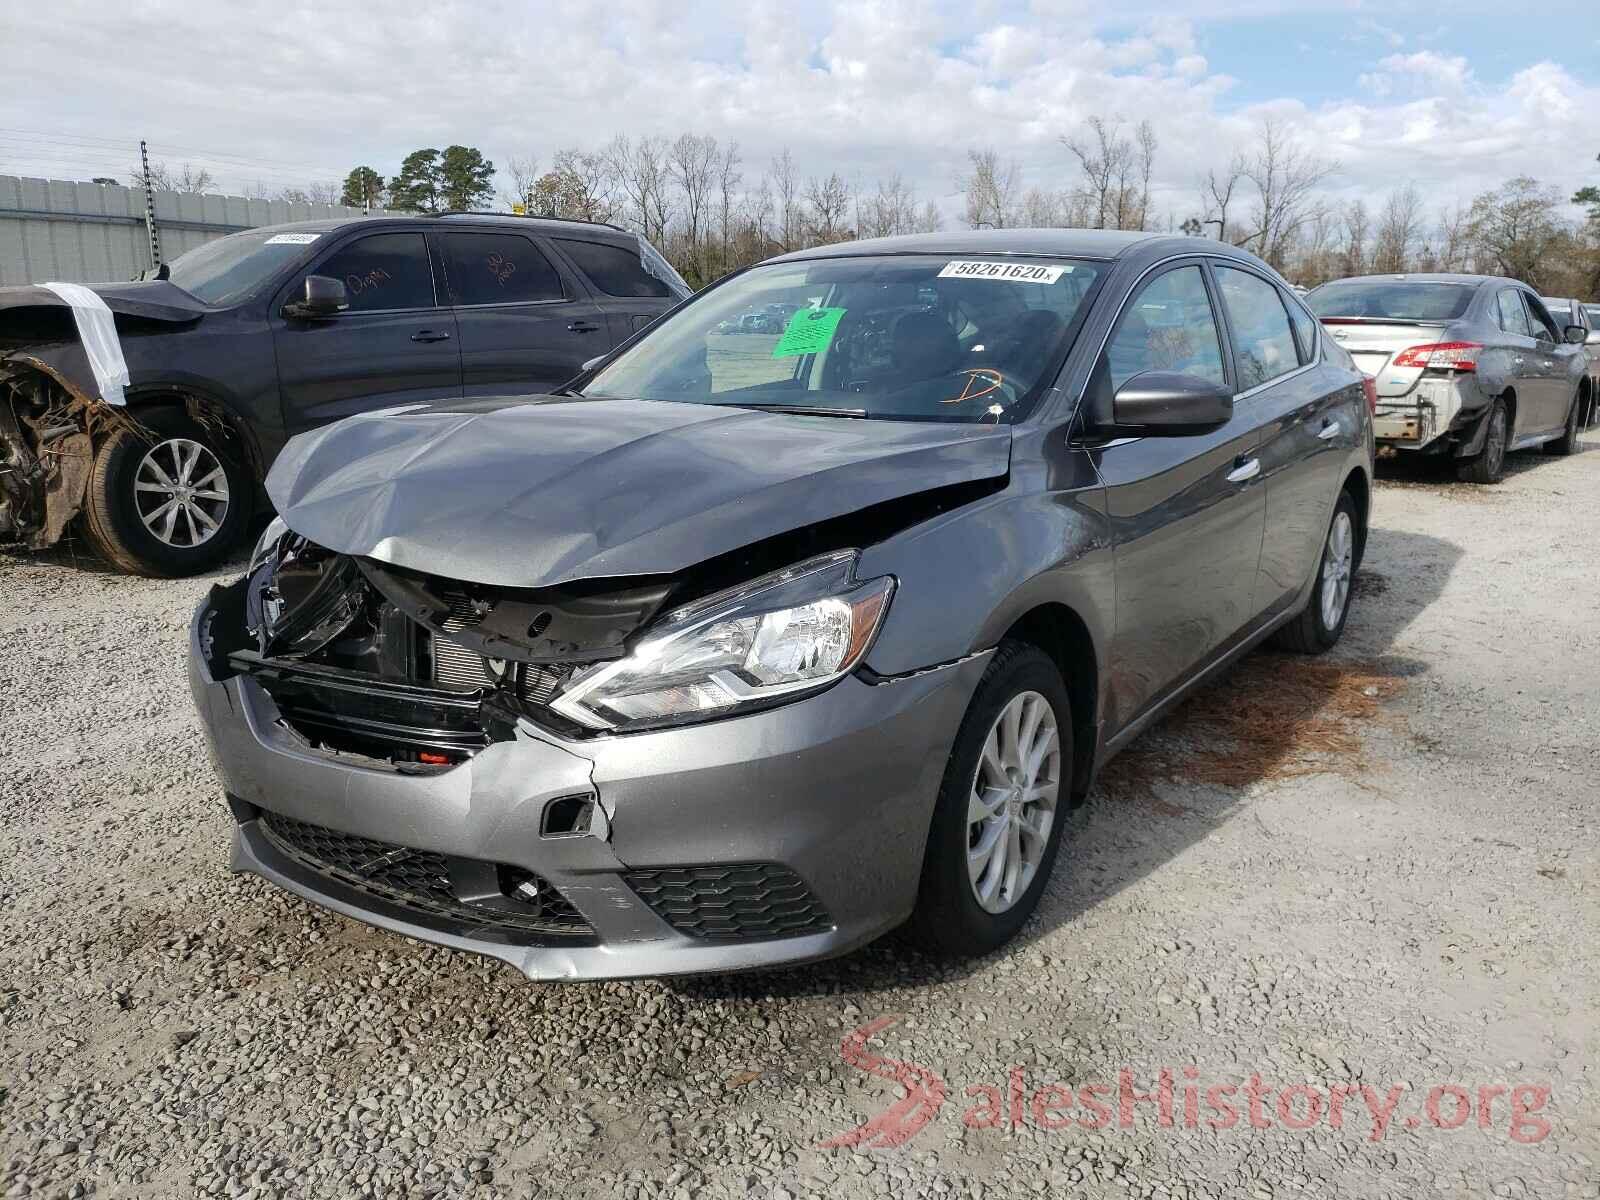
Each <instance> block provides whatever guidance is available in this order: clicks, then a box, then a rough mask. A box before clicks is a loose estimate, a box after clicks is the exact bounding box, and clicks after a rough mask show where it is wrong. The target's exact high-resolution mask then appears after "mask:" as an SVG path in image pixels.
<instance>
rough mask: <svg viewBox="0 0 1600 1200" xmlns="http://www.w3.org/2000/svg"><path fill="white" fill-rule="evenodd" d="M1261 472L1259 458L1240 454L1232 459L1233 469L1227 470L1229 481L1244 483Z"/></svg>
mask: <svg viewBox="0 0 1600 1200" xmlns="http://www.w3.org/2000/svg"><path fill="white" fill-rule="evenodd" d="M1259 474H1261V460H1260V459H1259V458H1249V459H1247V458H1245V456H1244V455H1242V454H1241V455H1240V456H1239V457H1238V458H1236V459H1234V460H1233V470H1231V471H1229V472H1228V482H1229V483H1246V482H1248V481H1249V480H1252V479H1254V478H1255V477H1256V476H1257V475H1259Z"/></svg>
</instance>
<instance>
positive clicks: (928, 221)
mask: <svg viewBox="0 0 1600 1200" xmlns="http://www.w3.org/2000/svg"><path fill="white" fill-rule="evenodd" d="M943 228H944V214H943V213H942V212H940V211H939V206H938V205H937V204H935V203H934V202H933V201H932V200H929V201H928V202H927V203H926V204H924V205H923V206H922V211H921V212H920V213H919V214H917V220H916V224H915V225H914V226H913V227H912V230H911V232H913V233H938V232H939V230H941V229H943Z"/></svg>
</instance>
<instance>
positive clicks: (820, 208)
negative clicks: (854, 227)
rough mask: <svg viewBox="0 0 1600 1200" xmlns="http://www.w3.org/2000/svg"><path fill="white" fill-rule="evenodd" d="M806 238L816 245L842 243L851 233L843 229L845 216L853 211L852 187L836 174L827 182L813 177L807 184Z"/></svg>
mask: <svg viewBox="0 0 1600 1200" xmlns="http://www.w3.org/2000/svg"><path fill="white" fill-rule="evenodd" d="M805 201H806V206H807V208H808V209H809V210H810V211H809V212H808V213H807V221H806V225H807V228H806V234H807V236H808V237H809V238H810V239H811V240H812V242H814V243H815V244H817V245H824V246H825V245H827V244H828V243H829V242H842V241H845V240H846V239H848V237H849V236H850V231H849V230H847V229H845V228H844V225H843V218H844V214H845V213H847V212H849V211H850V185H849V184H848V183H846V182H845V181H844V179H843V178H842V177H841V176H840V175H839V173H838V172H837V171H834V172H832V173H831V174H830V175H829V176H828V177H827V178H826V179H819V178H817V177H816V176H815V175H813V176H812V177H811V178H810V179H809V180H807V181H806V190H805Z"/></svg>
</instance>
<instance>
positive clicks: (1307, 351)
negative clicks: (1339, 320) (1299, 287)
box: [1283, 296, 1317, 363]
mask: <svg viewBox="0 0 1600 1200" xmlns="http://www.w3.org/2000/svg"><path fill="white" fill-rule="evenodd" d="M1283 306H1284V307H1285V308H1287V309H1288V310H1289V321H1290V323H1291V324H1292V325H1293V326H1294V336H1295V340H1296V341H1298V342H1299V343H1300V361H1301V362H1302V363H1308V362H1310V361H1311V360H1312V359H1313V358H1314V357H1315V356H1316V353H1317V323H1316V321H1315V320H1313V319H1312V316H1311V314H1310V313H1308V312H1307V311H1306V310H1305V306H1304V305H1301V304H1296V303H1295V301H1294V298H1293V297H1292V296H1285V297H1284V298H1283Z"/></svg>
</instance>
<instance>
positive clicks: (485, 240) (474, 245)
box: [431, 229, 609, 396]
mask: <svg viewBox="0 0 1600 1200" xmlns="http://www.w3.org/2000/svg"><path fill="white" fill-rule="evenodd" d="M431 236H432V238H433V241H434V244H435V245H436V246H438V248H439V257H440V258H441V259H442V260H443V267H444V274H445V278H446V280H447V281H448V282H447V287H448V292H449V298H450V302H451V304H452V305H454V308H455V317H456V325H457V327H458V329H459V330H460V336H461V377H462V390H463V392H464V393H465V394H466V395H468V396H496V395H515V394H516V393H518V392H549V391H553V390H554V389H556V388H558V387H560V386H561V385H562V384H563V383H565V382H567V380H569V379H571V378H572V377H573V376H574V375H576V374H578V372H579V370H580V368H581V367H582V366H583V363H584V361H585V360H587V359H590V358H593V357H594V356H595V355H597V354H599V353H601V352H602V351H604V350H605V349H607V347H608V344H609V343H608V335H607V333H606V319H605V314H604V313H602V312H601V310H600V308H599V306H598V305H597V304H595V303H594V301H593V300H592V299H591V298H590V296H589V293H588V289H587V288H585V287H584V285H583V284H582V282H581V281H579V280H578V279H577V278H575V277H574V276H572V274H571V273H570V272H569V271H567V270H566V269H564V268H563V267H562V266H561V265H560V264H558V263H556V262H554V261H553V260H552V258H551V256H550V255H549V254H547V253H546V252H545V250H544V249H543V248H542V247H541V246H540V245H539V244H538V243H537V242H536V240H535V239H534V238H533V237H531V236H528V235H526V234H522V233H516V232H509V231H501V230H482V231H478V230H460V231H457V230H454V229H452V230H449V231H448V232H441V233H434V234H433V235H431Z"/></svg>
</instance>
